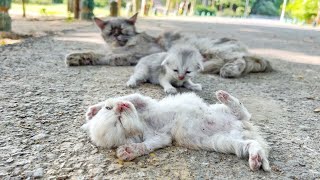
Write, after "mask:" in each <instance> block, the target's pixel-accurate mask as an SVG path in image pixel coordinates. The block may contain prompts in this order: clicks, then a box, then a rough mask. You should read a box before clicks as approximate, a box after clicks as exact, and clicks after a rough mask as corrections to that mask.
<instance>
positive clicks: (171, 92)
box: [164, 87, 178, 94]
mask: <svg viewBox="0 0 320 180" xmlns="http://www.w3.org/2000/svg"><path fill="white" fill-rule="evenodd" d="M164 91H165V92H166V93H167V94H177V92H178V91H177V89H176V88H174V87H170V88H167V89H165V90H164Z"/></svg>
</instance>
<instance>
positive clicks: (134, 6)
mask: <svg viewBox="0 0 320 180" xmlns="http://www.w3.org/2000/svg"><path fill="white" fill-rule="evenodd" d="M140 7H141V3H140V0H132V11H133V14H135V13H137V12H139V8H140Z"/></svg>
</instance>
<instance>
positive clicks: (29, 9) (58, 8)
mask: <svg viewBox="0 0 320 180" xmlns="http://www.w3.org/2000/svg"><path fill="white" fill-rule="evenodd" d="M9 13H12V14H22V4H17V3H12V6H11V9H10V11H9ZM93 14H94V15H95V16H98V17H106V16H108V15H109V14H110V13H109V8H108V7H105V8H101V7H95V8H94V11H93ZM121 14H122V15H124V9H123V10H122V11H121ZM26 16H27V17H28V16H60V17H65V18H67V19H70V17H73V13H71V14H70V12H68V10H67V5H66V4H48V5H47V4H43V5H41V4H26Z"/></svg>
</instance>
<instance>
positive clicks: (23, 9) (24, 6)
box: [22, 0, 26, 17]
mask: <svg viewBox="0 0 320 180" xmlns="http://www.w3.org/2000/svg"><path fill="white" fill-rule="evenodd" d="M22 17H26V0H22Z"/></svg>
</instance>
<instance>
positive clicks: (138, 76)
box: [127, 64, 148, 88]
mask: <svg viewBox="0 0 320 180" xmlns="http://www.w3.org/2000/svg"><path fill="white" fill-rule="evenodd" d="M147 78H148V67H147V66H145V65H143V64H138V65H137V66H136V67H135V70H134V73H133V75H131V76H130V79H129V81H128V82H127V86H128V87H131V88H134V87H137V86H138V85H139V84H140V83H141V82H145V81H146V80H147Z"/></svg>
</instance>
